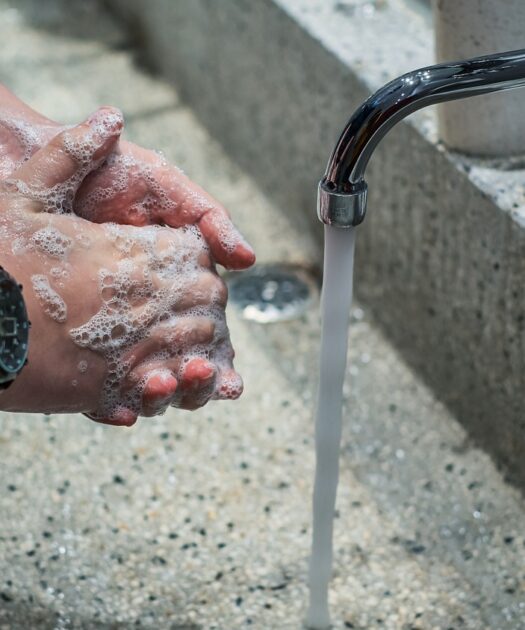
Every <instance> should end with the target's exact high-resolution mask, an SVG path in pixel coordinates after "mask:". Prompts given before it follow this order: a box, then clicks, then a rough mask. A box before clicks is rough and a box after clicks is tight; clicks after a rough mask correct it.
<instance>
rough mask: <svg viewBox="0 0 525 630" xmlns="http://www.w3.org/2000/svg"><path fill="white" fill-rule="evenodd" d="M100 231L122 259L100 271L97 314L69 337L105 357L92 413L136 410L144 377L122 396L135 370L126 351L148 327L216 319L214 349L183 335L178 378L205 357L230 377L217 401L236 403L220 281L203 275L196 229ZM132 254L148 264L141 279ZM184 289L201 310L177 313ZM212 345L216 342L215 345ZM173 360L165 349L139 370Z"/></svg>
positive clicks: (237, 386) (203, 250) (202, 247)
mask: <svg viewBox="0 0 525 630" xmlns="http://www.w3.org/2000/svg"><path fill="white" fill-rule="evenodd" d="M104 229H105V231H106V234H107V235H108V237H109V239H110V240H112V241H113V243H114V245H115V247H116V249H117V250H118V251H119V252H120V253H121V255H122V256H123V258H122V260H120V261H119V262H118V264H117V266H116V269H112V270H109V269H102V270H100V272H99V292H100V297H101V300H102V306H101V308H100V310H99V311H98V312H97V313H96V314H95V315H94V316H93V317H92V318H91V319H90V320H89V321H88V322H86V323H85V324H84V325H82V326H79V327H77V328H74V329H73V330H71V331H70V335H71V337H72V339H73V341H74V342H75V343H77V344H78V345H79V346H81V347H83V348H89V349H91V350H93V351H95V352H97V353H99V354H102V355H103V356H104V357H105V359H106V363H107V366H108V370H107V375H106V380H105V383H104V391H103V396H102V400H101V406H100V410H99V411H98V412H97V415H100V416H101V417H102V416H103V417H111V415H112V414H114V413H116V412H117V411H118V409H119V407H126V408H128V409H131V410H133V411H137V412H138V411H139V410H140V408H141V405H142V392H143V390H144V386H145V384H146V381H145V377H142V378H138V379H137V381H136V383H134V385H133V387H132V388H131V389H129V390H128V391H127V392H126V393H125V394H123V393H122V392H121V388H120V385H121V382H122V380H123V379H124V378H125V377H127V376H128V372H129V370H130V368H131V366H132V359H129V358H127V355H128V353H129V348H132V347H135V346H137V344H140V342H143V341H144V340H146V338H147V336H148V334H149V331H150V330H151V328H152V323H153V325H154V326H156V325H161V324H162V323H165V324H167V325H169V326H170V327H173V326H176V325H177V322H178V321H180V319H181V318H182V317H184V318H185V319H187V318H188V317H203V316H204V317H206V318H208V319H209V320H211V321H213V322H214V325H215V337H214V339H213V341H212V343H211V344H194V343H193V340H192V337H191V335H188V336H187V342H184V339H182V340H180V341H179V345H178V347H177V349H176V352H177V353H178V354H179V355H183V359H182V360H181V361H180V366H179V368H178V371H177V372H176V373H175V376H176V378H177V379H181V378H182V376H183V372H184V368H185V366H186V365H187V364H188V362H189V361H190V360H191V359H192V358H198V357H199V358H206V359H210V360H212V361H213V362H214V363H215V364H216V365H217V366H218V367H219V369H221V368H222V367H223V368H224V373H225V374H226V375H227V376H226V377H225V379H224V382H222V381H221V384H220V387H219V389H218V391H217V392H215V394H214V397H217V398H236V397H237V396H238V395H239V393H240V391H241V389H242V383H241V381H240V377H238V376H237V375H235V373H233V372H232V373H231V376H228V374H229V373H230V371H229V370H230V367H231V358H232V350H231V347H230V346H229V342H228V341H227V340H228V329H227V326H226V323H225V319H224V310H223V308H222V307H221V306H220V302H221V300H223V299H224V295H223V294H222V291H223V289H222V290H221V287H222V281H220V280H219V279H218V277H217V276H212V275H207V274H203V273H202V272H203V269H202V267H201V266H200V265H199V263H198V259H199V256H200V255H201V254H208V253H209V252H208V247H207V245H206V243H205V241H204V240H203V238H202V236H201V234H200V232H199V230H198V228H197V227H195V226H186V227H183V228H178V229H176V230H170V231H169V232H168V231H167V230H165V229H162V228H159V227H158V226H148V227H143V228H135V229H134V228H129V227H126V228H123V227H122V226H120V225H117V224H105V225H104ZM130 230H133V232H131V231H130ZM137 254H140V257H141V258H142V257H146V259H147V264H145V265H143V266H142V267H141V268H142V271H141V272H140V273H139V271H138V269H137V266H136V264H135V263H134V262H133V260H134V259H133V256H134V255H137ZM203 278H204V279H205V280H206V283H207V285H208V286H207V287H205V288H203V289H202V291H203V292H202V294H201V293H200V292H199V290H198V289H196V287H199V286H200V284H199V283H201V282H202V280H203ZM159 279H160V280H162V285H160V283H159ZM210 283H211V284H210ZM189 289H191V290H192V291H193V292H194V298H193V299H198V298H199V297H201V298H202V301H204V302H205V304H203V305H198V306H193V305H191V304H190V305H189V306H188V308H186V309H183V310H182V312H179V309H180V303H181V300H184V299H185V296H186V295H187V292H188V290H189ZM206 291H207V292H206ZM217 340H221V341H220V342H219V343H217ZM222 340H224V341H222ZM173 356H174V352H171V353H168V352H167V351H166V352H163V353H155V354H152V355H150V356H149V357H148V363H143V364H142V366H141V367H142V368H143V369H142V372H143V373H147V372H148V370H147V369H146V368H147V367H148V364H151V365H152V366H153V365H155V364H156V363H157V362H159V361H161V362H162V361H167V360H170V359H173ZM157 371H158V370H157ZM181 395H182V394H181V393H179V394H176V395H175V397H174V399H173V403H172V404H173V405H174V406H177V405H178V403H179V402H180V399H181ZM208 396H209V394H208ZM164 406H165V405H164Z"/></svg>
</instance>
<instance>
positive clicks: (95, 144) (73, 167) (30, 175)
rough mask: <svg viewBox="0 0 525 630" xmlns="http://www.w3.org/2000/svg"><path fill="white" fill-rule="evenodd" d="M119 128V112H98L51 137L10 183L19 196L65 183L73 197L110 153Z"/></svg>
mask: <svg viewBox="0 0 525 630" xmlns="http://www.w3.org/2000/svg"><path fill="white" fill-rule="evenodd" d="M122 127H123V119H122V114H121V113H120V112H119V111H118V110H116V109H113V108H109V107H104V108H101V109H99V110H97V111H96V112H95V113H94V114H93V115H92V116H90V117H89V118H88V119H87V120H86V121H85V122H83V123H82V124H80V125H78V126H76V127H73V128H72V129H68V130H65V131H62V132H61V133H59V134H58V135H56V136H54V137H53V138H52V139H51V140H50V142H49V143H48V144H47V145H45V146H44V147H42V148H41V149H39V150H38V151H37V152H36V153H35V154H34V155H33V156H32V157H31V158H30V159H29V160H28V161H27V162H24V164H23V165H22V166H21V167H20V168H19V169H17V170H16V171H15V172H14V173H13V175H12V177H11V178H10V183H12V182H14V183H15V184H18V185H19V187H20V190H21V192H24V187H25V188H28V189H29V193H31V192H33V193H38V192H44V191H49V189H51V188H54V187H55V186H57V185H59V184H64V183H66V182H68V183H69V184H70V186H69V187H68V193H69V194H70V195H71V194H73V195H74V193H75V192H76V190H77V189H78V186H79V185H80V183H81V182H82V180H83V178H84V177H85V176H86V175H87V173H89V172H90V171H91V170H93V169H94V168H96V167H97V166H98V165H99V164H100V162H101V161H103V160H104V159H105V158H106V157H107V156H108V155H109V154H110V153H111V151H113V149H114V148H115V145H116V143H117V141H118V138H119V136H120V133H121V131H122ZM29 196H31V194H29ZM41 200H42V199H41ZM71 201H72V199H71Z"/></svg>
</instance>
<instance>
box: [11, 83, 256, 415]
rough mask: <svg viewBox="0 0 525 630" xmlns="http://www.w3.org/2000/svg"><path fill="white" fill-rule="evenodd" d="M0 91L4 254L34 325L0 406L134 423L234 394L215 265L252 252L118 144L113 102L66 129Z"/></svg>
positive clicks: (183, 183) (188, 189)
mask: <svg viewBox="0 0 525 630" xmlns="http://www.w3.org/2000/svg"><path fill="white" fill-rule="evenodd" d="M0 97H3V99H2V107H0V152H1V156H0V179H1V180H3V182H2V184H1V185H0V186H1V188H0V190H1V194H0V204H1V206H2V207H1V212H0V239H1V240H2V245H1V248H2V258H1V262H2V264H3V265H4V266H5V268H6V269H7V270H8V271H9V272H10V273H12V274H13V275H14V276H15V277H16V278H17V280H18V281H19V282H22V284H23V285H24V287H25V291H24V296H25V299H26V302H27V306H28V311H29V314H30V319H31V320H32V323H33V327H32V330H31V337H30V356H29V364H28V365H27V366H26V367H25V368H24V370H23V371H22V373H21V374H20V375H19V377H18V378H17V379H16V380H15V382H14V383H13V384H12V385H11V387H10V388H9V389H8V390H7V391H6V392H5V393H3V394H2V396H1V398H0V405H1V406H2V408H3V409H11V410H17V411H18V410H23V411H39V412H42V411H43V412H57V411H70V412H73V411H82V412H85V413H88V414H89V415H90V417H92V418H93V419H96V420H98V421H102V422H108V423H111V424H120V425H131V424H133V423H134V422H135V421H136V419H137V416H138V415H155V414H157V413H159V412H161V411H162V410H163V409H165V408H166V407H167V406H168V405H170V404H171V405H175V406H178V407H183V408H187V409H192V408H196V407H199V406H201V405H203V404H205V403H206V402H207V401H208V400H209V399H210V398H235V397H237V396H238V395H240V393H241V391H242V382H241V380H240V377H239V376H238V375H237V373H236V372H235V371H234V369H233V365H232V358H233V349H232V347H231V344H230V341H229V336H228V330H227V327H226V322H225V317H224V306H225V303H226V294H227V292H226V288H225V286H224V283H223V282H222V281H221V280H220V278H219V277H218V276H217V274H216V271H215V266H214V264H215V262H218V263H220V264H222V265H224V266H225V267H227V268H233V269H241V268H244V267H247V266H249V265H250V264H252V263H253V261H254V254H253V251H252V250H251V248H250V247H249V246H248V245H247V244H246V243H245V241H244V240H243V239H242V237H241V236H240V235H239V233H238V232H237V230H236V229H235V228H234V226H233V225H232V223H231V221H230V220H229V218H228V215H227V213H226V211H225V210H224V209H223V208H222V207H221V206H220V205H219V204H217V202H215V201H214V200H213V199H212V198H210V197H209V196H208V195H207V194H206V193H205V192H204V191H202V189H200V188H199V187H198V186H196V185H195V184H193V183H192V182H191V181H190V180H188V178H186V177H185V176H184V175H183V174H182V173H181V172H180V171H178V169H176V168H174V167H170V166H169V165H167V164H166V163H165V162H164V161H163V160H162V158H160V157H159V156H158V155H157V154H155V153H153V152H150V151H146V150H144V149H141V148H139V147H135V146H134V145H131V144H128V143H124V142H121V143H120V144H119V137H120V133H121V130H122V124H123V123H122V117H121V115H120V113H119V112H118V111H117V110H113V109H111V108H102V109H101V110H99V111H98V112H97V113H95V114H94V115H93V116H91V117H90V119H88V120H87V121H86V122H85V123H83V124H81V125H79V126H77V127H75V128H73V129H66V130H64V129H61V128H59V127H58V126H57V125H54V124H53V123H51V121H49V120H47V119H44V118H43V117H41V116H39V115H38V114H36V113H35V112H33V111H32V110H30V109H29V108H27V107H26V106H24V105H23V104H21V103H20V101H17V99H16V98H15V97H13V96H12V95H10V94H9V93H6V92H5V91H4V94H1V93H0ZM57 132H60V133H58V135H57ZM29 155H31V157H30V158H29V159H27V158H28V156H29ZM71 210H73V211H74V214H71V213H70V211H71ZM57 211H58V213H57ZM80 217H82V218H80ZM108 222H115V223H120V224H123V223H127V224H129V225H118V226H117V225H114V224H108ZM164 225H166V226H171V227H161V226H164ZM138 226H140V227H138ZM172 228H176V229H172Z"/></svg>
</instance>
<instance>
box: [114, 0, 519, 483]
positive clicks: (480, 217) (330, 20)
mask: <svg viewBox="0 0 525 630" xmlns="http://www.w3.org/2000/svg"><path fill="white" fill-rule="evenodd" d="M107 2H108V4H110V5H111V6H112V7H113V8H118V9H120V14H121V15H123V16H125V17H127V18H128V19H130V20H131V28H132V30H133V29H134V30H133V32H135V33H136V35H137V37H138V40H137V41H139V42H140V45H141V46H142V50H144V51H146V52H147V54H148V58H149V61H150V63H152V64H153V65H154V66H155V67H156V68H159V69H160V70H161V71H162V72H163V73H164V74H165V76H167V77H168V78H169V79H170V80H172V81H173V82H174V83H175V84H176V85H177V89H179V91H180V94H181V97H182V98H183V100H185V101H186V102H189V103H190V104H191V106H192V108H193V110H194V111H195V112H196V114H197V115H198V116H199V118H200V120H202V121H203V122H204V123H205V125H206V126H207V127H208V129H209V130H210V133H211V134H213V135H214V136H215V137H217V138H219V139H220V141H221V142H222V143H223V145H224V146H225V147H226V148H227V150H228V152H229V154H230V155H232V156H233V157H234V159H235V160H236V161H237V162H238V163H239V164H240V165H241V166H242V168H243V169H245V170H246V171H247V172H248V173H250V174H251V175H252V176H253V177H254V178H255V180H256V181H257V182H258V184H259V185H260V186H261V187H262V189H263V190H264V191H265V193H266V194H267V195H268V196H269V197H270V198H271V199H272V200H274V202H275V203H276V204H277V205H278V206H279V207H282V208H283V212H284V213H285V214H286V215H287V216H288V217H289V220H290V221H291V222H292V223H294V224H295V223H297V225H298V226H299V228H301V226H302V224H303V223H302V222H303V221H304V217H305V216H306V217H307V218H308V219H309V220H310V222H311V224H312V226H313V227H312V229H313V230H315V233H316V234H317V235H318V237H319V239H320V235H321V230H320V227H319V225H318V224H317V219H316V217H315V209H314V203H315V202H314V200H315V195H316V186H317V182H318V180H319V178H320V177H321V175H322V173H323V171H324V167H325V164H326V160H327V159H328V155H329V154H330V152H331V150H332V148H333V145H334V142H335V140H336V139H337V137H338V135H339V133H340V132H341V129H342V127H343V126H344V124H345V122H346V120H347V119H348V117H349V115H350V113H351V112H352V111H353V109H354V108H355V107H357V106H358V105H359V104H360V103H361V102H362V101H363V100H364V99H365V98H366V97H367V96H368V95H369V94H370V93H371V92H372V91H373V90H375V89H377V88H378V87H380V86H381V85H382V84H383V83H385V82H386V81H388V80H389V79H392V78H394V77H395V76H397V75H399V74H401V73H403V72H407V71H409V70H412V69H414V68H416V67H421V66H425V65H428V64H430V63H432V62H433V51H432V47H433V34H432V24H431V12H430V6H429V4H428V3H427V4H425V3H422V2H419V1H418V0H375V1H374V0H369V1H368V0H344V1H340V0H260V1H258V2H243V1H241V0H223V1H221V2H220V3H219V2H213V1H212V0H180V1H179V2H171V1H170V0H152V1H151V2H148V3H142V2H139V1H138V0H130V1H128V0H125V1H124V0H107ZM137 15H139V16H140V19H137ZM133 16H135V17H134V18H133ZM524 98H525V96H524ZM524 151H525V147H524ZM367 179H368V183H369V203H368V217H367V220H366V221H365V224H364V225H363V227H362V228H360V234H359V239H358V243H357V253H356V258H357V270H358V276H357V278H356V283H355V290H356V292H357V294H358V296H359V298H360V299H361V300H362V301H364V302H365V303H366V304H367V305H368V306H370V307H371V309H372V313H373V315H374V317H375V318H376V320H377V321H378V322H379V323H380V324H381V325H382V327H383V328H384V330H385V331H386V332H387V334H388V335H389V337H390V338H391V339H392V340H393V341H394V342H395V344H396V345H397V347H398V348H399V349H400V350H401V351H402V352H403V354H404V356H405V358H406V359H407V360H408V361H409V362H410V363H411V365H412V366H413V367H414V368H415V369H416V370H417V372H418V373H419V374H421V375H422V376H423V377H424V378H425V379H426V381H427V383H428V384H429V385H430V386H431V387H432V389H433V390H434V391H436V393H437V394H438V396H439V397H440V399H442V400H443V401H444V402H445V403H446V404H447V405H448V406H449V407H450V408H451V409H452V410H453V411H454V413H455V414H456V415H457V417H458V418H460V420H461V421H462V422H463V424H464V425H465V427H466V428H467V429H468V431H469V433H470V434H471V435H472V436H474V437H475V439H476V440H477V443H478V444H482V445H483V446H484V447H485V448H487V449H488V450H490V452H491V453H492V454H493V455H494V456H495V458H496V460H497V461H498V462H500V463H501V464H503V465H504V466H505V467H506V469H507V470H508V471H509V475H510V476H511V477H512V478H513V479H514V481H515V482H516V483H518V484H520V485H521V486H522V487H525V458H523V456H522V454H523V451H524V449H525V397H524V396H523V392H524V391H525V291H524V289H523V286H524V283H523V278H524V277H525V229H524V225H525V220H524V217H525V194H524V183H525V169H524V162H523V159H519V158H516V159H514V160H512V161H502V162H500V163H499V164H498V163H493V162H488V161H477V160H472V159H469V160H467V159H463V158H462V157H461V156H459V155H455V154H452V153H450V152H447V151H446V150H445V149H444V147H443V145H442V144H441V143H439V142H438V136H437V124H436V117H435V111H433V110H432V109H427V110H422V111H420V112H417V113H416V114H414V115H413V116H411V117H410V118H409V119H408V120H407V121H406V122H405V123H402V124H399V125H398V126H397V127H396V129H394V130H393V131H392V132H391V133H390V134H389V136H388V137H387V138H385V139H384V140H383V141H382V143H381V144H380V146H379V149H378V150H377V151H376V153H375V155H374V157H373V159H372V160H371V163H370V165H369V167H368V171H367Z"/></svg>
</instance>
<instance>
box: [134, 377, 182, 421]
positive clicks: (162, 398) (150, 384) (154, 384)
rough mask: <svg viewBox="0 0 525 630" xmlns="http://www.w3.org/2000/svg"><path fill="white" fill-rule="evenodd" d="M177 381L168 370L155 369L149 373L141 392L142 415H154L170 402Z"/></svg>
mask: <svg viewBox="0 0 525 630" xmlns="http://www.w3.org/2000/svg"><path fill="white" fill-rule="evenodd" d="M177 386H178V382H177V379H176V378H175V376H174V375H173V373H172V372H171V371H170V370H166V369H164V370H157V371H153V372H151V373H150V375H149V376H148V379H147V381H146V385H145V386H144V391H143V392H142V412H141V414H142V415H144V416H148V417H151V416H156V415H159V414H160V413H162V412H163V411H164V410H165V409H166V408H167V407H168V406H169V404H170V402H171V400H172V399H173V396H174V395H175V392H176V391H177Z"/></svg>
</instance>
